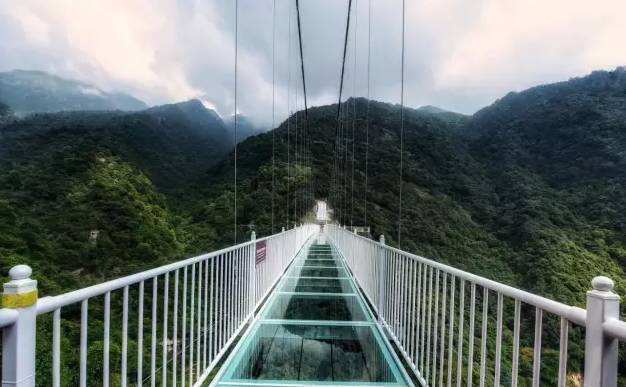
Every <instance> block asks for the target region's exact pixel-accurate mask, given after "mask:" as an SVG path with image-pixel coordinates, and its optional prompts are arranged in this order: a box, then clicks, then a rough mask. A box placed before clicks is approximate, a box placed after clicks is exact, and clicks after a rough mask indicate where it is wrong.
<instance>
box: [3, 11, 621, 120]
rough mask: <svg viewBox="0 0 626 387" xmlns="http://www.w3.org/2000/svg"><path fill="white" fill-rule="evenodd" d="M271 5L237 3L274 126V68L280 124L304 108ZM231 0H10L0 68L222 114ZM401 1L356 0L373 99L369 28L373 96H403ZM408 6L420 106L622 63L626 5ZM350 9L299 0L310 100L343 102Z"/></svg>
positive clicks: (411, 70) (354, 60)
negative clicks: (189, 103) (195, 103)
mask: <svg viewBox="0 0 626 387" xmlns="http://www.w3.org/2000/svg"><path fill="white" fill-rule="evenodd" d="M273 2H274V0H239V39H238V41H239V67H238V68H239V88H238V91H239V111H240V112H241V113H242V114H245V115H248V116H251V117H253V118H254V119H256V120H257V122H259V123H262V124H264V125H270V124H271V122H272V89H273V87H272V85H273V81H272V79H273V75H274V79H275V84H276V121H278V120H280V119H282V118H284V117H285V115H286V114H287V112H288V110H289V109H292V110H293V109H296V108H297V107H298V106H301V105H302V93H301V84H300V83H299V79H300V78H299V76H300V75H299V74H300V73H299V72H298V71H299V68H298V66H299V58H298V57H297V56H296V54H297V45H296V43H297V41H296V37H297V35H296V29H295V20H296V19H295V12H294V4H295V1H294V0H275V2H276V15H277V18H276V30H275V46H276V47H275V53H274V57H275V63H276V65H275V67H274V69H275V70H274V72H273V71H272V68H273V66H272V62H273V61H272V40H273V39H272V26H273V25H272V4H273ZM234 4H235V2H234V0H177V1H176V0H106V1H105V0H82V1H74V0H19V1H17V0H3V1H0V71H6V70H12V69H16V68H20V69H33V70H44V71H48V72H51V73H54V74H57V75H60V76H63V77H69V78H74V79H79V80H82V81H86V82H89V83H93V84H95V85H97V86H99V87H100V88H103V89H105V90H115V91H123V92H127V93H130V94H133V95H135V96H137V97H138V98H140V99H143V100H144V101H146V102H147V103H148V104H151V105H152V104H161V103H168V102H175V101H181V100H186V99H190V98H200V99H202V100H203V101H204V102H205V104H206V105H207V106H212V107H214V108H215V109H216V110H217V111H218V112H219V113H220V114H222V115H230V114H232V113H233V112H234V74H233V69H234V43H235V39H234V26H235V18H234V16H235V12H234V9H235V8H234ZM401 4H402V2H401V0H371V1H370V0H353V7H354V9H355V11H354V14H353V27H354V28H353V29H352V30H351V33H350V41H349V56H348V63H347V68H346V86H345V87H346V92H347V94H349V95H353V94H354V95H359V96H365V95H367V49H368V31H369V29H370V26H371V45H370V48H371V62H370V77H371V82H370V95H371V97H372V98H375V99H379V100H385V101H391V102H398V101H399V98H400V63H401V61H400V42H401ZM406 4H407V19H406V20H407V25H406V101H407V104H408V105H410V106H414V107H417V106H421V105H426V104H431V105H437V106H440V107H443V108H447V109H450V110H455V111H459V112H463V113H473V112H474V111H476V110H477V109H479V108H481V107H483V106H485V105H488V104H490V103H491V102H493V101H494V100H495V99H496V98H498V97H500V96H502V95H504V94H506V93H507V92H509V91H512V90H523V89H524V88H527V87H530V86H534V85H537V84H541V83H546V82H554V81H559V80H565V79H568V78H570V77H573V76H581V75H584V74H586V73H588V72H590V71H592V70H595V69H612V68H614V67H616V66H619V65H624V64H626V44H624V41H623V40H624V37H625V36H626V23H624V22H623V16H624V15H625V14H626V2H625V1H623V0H599V1H595V2H590V1H588V0H523V1H521V0H406ZM370 6H371V25H370V24H369V21H370ZM346 11H347V0H346V1H341V0H301V12H302V24H303V39H304V55H305V66H306V75H307V86H308V96H309V100H310V104H312V105H318V104H324V103H329V102H333V101H335V100H336V98H337V92H338V79H339V70H340V57H341V50H342V37H343V33H344V29H345V17H346ZM290 43H291V45H290ZM290 47H291V49H290ZM290 53H291V56H290V55H289V54H290ZM290 80H291V83H290ZM288 85H291V87H288ZM288 101H291V106H289V105H288Z"/></svg>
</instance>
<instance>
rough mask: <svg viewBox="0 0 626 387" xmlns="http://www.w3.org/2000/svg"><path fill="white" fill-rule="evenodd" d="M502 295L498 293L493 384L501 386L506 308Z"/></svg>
mask: <svg viewBox="0 0 626 387" xmlns="http://www.w3.org/2000/svg"><path fill="white" fill-rule="evenodd" d="M503 304H504V301H503V297H502V293H500V292H498V305H497V312H496V358H495V371H494V376H493V384H494V385H495V386H499V385H500V365H501V358H502V309H503V307H504V305H503Z"/></svg>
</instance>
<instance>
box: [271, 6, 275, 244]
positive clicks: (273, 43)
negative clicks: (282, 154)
mask: <svg viewBox="0 0 626 387" xmlns="http://www.w3.org/2000/svg"><path fill="white" fill-rule="evenodd" d="M275 132H276V0H273V2H272V230H271V231H272V232H271V233H272V234H274V196H275V194H276V138H275Z"/></svg>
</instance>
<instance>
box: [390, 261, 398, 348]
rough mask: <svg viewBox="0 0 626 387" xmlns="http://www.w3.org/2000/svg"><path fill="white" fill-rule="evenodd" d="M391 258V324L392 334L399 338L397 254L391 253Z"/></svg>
mask: <svg viewBox="0 0 626 387" xmlns="http://www.w3.org/2000/svg"><path fill="white" fill-rule="evenodd" d="M389 256H390V258H391V259H390V261H389V262H390V264H391V275H392V279H391V299H390V300H389V302H390V304H391V311H390V313H389V319H390V321H389V323H390V326H391V332H392V334H393V335H394V336H395V337H396V338H397V334H396V332H398V330H397V324H396V316H397V314H396V311H397V309H398V303H397V300H398V270H397V267H396V262H397V261H396V254H395V252H393V251H390V252H389Z"/></svg>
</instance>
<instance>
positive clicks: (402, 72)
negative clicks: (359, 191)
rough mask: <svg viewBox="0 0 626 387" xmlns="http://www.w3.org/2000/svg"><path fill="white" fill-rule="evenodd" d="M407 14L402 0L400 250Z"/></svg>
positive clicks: (399, 237)
mask: <svg viewBox="0 0 626 387" xmlns="http://www.w3.org/2000/svg"><path fill="white" fill-rule="evenodd" d="M405 14H406V4H405V0H402V65H401V75H400V78H401V79H400V195H399V197H398V204H399V205H398V248H400V247H401V246H402V245H401V241H402V239H401V238H402V180H403V178H404V176H403V172H404V171H403V170H402V169H403V162H404V36H405V31H404V30H405Z"/></svg>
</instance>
